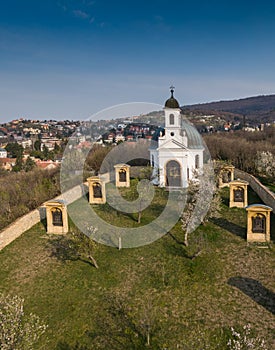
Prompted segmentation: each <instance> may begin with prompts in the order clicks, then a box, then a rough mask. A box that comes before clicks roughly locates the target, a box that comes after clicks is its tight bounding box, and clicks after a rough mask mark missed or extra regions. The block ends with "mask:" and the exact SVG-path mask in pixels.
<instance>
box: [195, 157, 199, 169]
mask: <svg viewBox="0 0 275 350" xmlns="http://www.w3.org/2000/svg"><path fill="white" fill-rule="evenodd" d="M199 167H200V156H199V155H198V154H197V155H196V157H195V169H199Z"/></svg>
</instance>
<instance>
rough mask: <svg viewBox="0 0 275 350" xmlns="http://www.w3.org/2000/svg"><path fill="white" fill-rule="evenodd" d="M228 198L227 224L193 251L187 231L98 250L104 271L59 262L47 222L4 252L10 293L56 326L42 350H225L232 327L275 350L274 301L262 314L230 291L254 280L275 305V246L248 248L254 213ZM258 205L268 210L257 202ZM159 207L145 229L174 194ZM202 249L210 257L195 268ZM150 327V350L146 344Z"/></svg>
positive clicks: (199, 236) (220, 223)
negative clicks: (245, 329) (247, 327)
mask: <svg viewBox="0 0 275 350" xmlns="http://www.w3.org/2000/svg"><path fill="white" fill-rule="evenodd" d="M126 192H127V190H125V193H124V195H125V196H126V197H127V193H126ZM222 197H223V204H222V216H221V218H218V219H216V220H212V221H210V222H209V223H207V224H205V225H201V226H200V227H198V229H197V230H196V231H195V232H194V233H193V234H192V236H191V237H190V242H191V243H190V247H188V248H186V247H184V246H183V244H182V241H183V234H182V231H181V225H180V222H179V223H178V224H177V225H176V226H175V227H174V228H173V229H172V230H171V232H170V234H167V235H165V236H164V237H162V238H161V239H159V240H157V241H155V242H154V243H153V244H150V245H146V246H143V247H140V248H132V249H122V250H120V251H119V250H118V249H116V248H112V247H107V246H104V245H100V244H95V248H94V257H95V259H96V260H97V263H98V265H99V269H96V268H94V267H93V266H92V265H91V264H90V263H89V261H87V260H85V259H77V258H73V257H71V256H70V254H67V255H66V254H64V252H62V251H61V252H59V253H56V251H55V250H54V249H53V247H55V243H56V241H57V240H56V237H50V236H48V235H47V234H46V232H45V228H44V226H43V224H42V223H40V224H38V225H36V226H34V227H33V228H32V229H31V230H29V231H28V232H25V233H24V234H23V235H22V236H21V237H20V238H18V239H17V240H16V241H14V242H13V243H12V244H10V245H9V246H8V247H6V248H5V249H4V250H3V251H1V252H0V264H1V269H0V279H1V285H0V288H1V290H2V291H3V292H5V293H9V294H12V295H14V294H16V295H20V296H22V297H24V298H25V306H26V312H34V313H35V314H37V315H39V316H40V317H41V319H43V320H44V321H45V322H46V323H47V324H48V326H49V327H48V329H47V332H46V334H45V336H43V338H41V340H40V342H39V343H38V344H37V347H36V349H41V350H42V349H45V350H46V349H47V350H51V349H53V350H57V349H59V350H61V349H63V350H65V349H67V350H68V349H70V350H72V349H77V347H76V344H77V343H79V346H80V345H81V346H83V347H84V346H87V349H93V350H94V349H107V350H109V349H110V350H111V349H118V350H124V349H125V350H126V349H127V350H131V349H164V348H165V347H166V348H167V349H177V346H178V348H179V349H192V350H196V349H217V350H222V349H226V341H227V339H228V336H229V328H230V327H231V326H236V327H239V326H243V325H244V324H247V323H250V324H251V325H252V329H253V331H254V332H255V333H256V334H257V335H259V336H261V337H264V338H265V339H266V341H267V342H268V344H269V348H270V349H272V348H274V346H275V334H274V328H275V327H274V326H275V323H274V314H273V313H272V312H271V311H270V310H269V309H268V303H272V301H271V300H266V302H267V305H261V304H260V303H259V302H256V301H255V300H254V299H253V297H251V296H249V295H247V294H246V293H244V292H242V291H241V290H240V289H239V288H236V287H233V286H231V285H229V283H228V280H229V279H230V278H236V277H243V278H251V279H253V280H254V281H258V282H260V283H261V285H262V286H264V287H265V288H266V290H268V291H270V292H271V294H270V295H271V296H272V293H273V296H274V293H275V279H274V267H275V253H274V248H273V245H270V247H269V248H268V249H259V248H257V247H256V246H253V245H249V246H248V245H247V243H246V241H245V231H246V212H245V210H244V209H237V208H232V209H229V208H228V207H227V205H226V203H227V200H228V189H223V190H222ZM251 198H254V200H255V201H258V198H257V197H255V195H254V194H253V193H252V194H251ZM154 201H155V202H154V205H153V209H152V211H150V209H147V211H146V213H143V216H142V220H143V222H141V225H144V224H146V222H147V221H148V220H150V219H152V218H154V217H155V215H156V214H157V213H158V212H157V211H156V208H155V207H156V206H157V205H158V204H159V208H158V210H159V211H161V210H162V207H163V206H164V205H165V193H164V194H163V193H162V191H157V193H156V196H155V198H154ZM97 210H98V212H100V215H102V216H103V217H104V215H107V214H106V213H108V220H111V222H113V223H119V224H120V225H122V226H123V225H126V226H127V225H129V226H128V227H133V226H136V225H137V222H136V217H135V216H133V217H131V216H129V215H123V214H119V220H118V219H117V216H116V215H117V214H116V213H115V211H111V210H109V209H108V210H104V208H103V207H100V206H98V207H97ZM273 220H274V218H273ZM71 227H72V229H73V230H75V229H76V228H74V227H73V224H72V223H71ZM144 227H145V226H144ZM272 237H273V239H274V229H273V231H272ZM198 246H199V247H200V248H201V249H202V252H201V254H200V255H198V256H197V257H196V258H193V259H192V256H193V255H194V252H196V249H197V247H198ZM252 287H253V286H252ZM253 288H256V287H253ZM256 297H259V295H257V290H256V289H255V298H256ZM148 328H150V335H151V341H150V344H151V345H150V346H146V345H145V344H146V330H147V329H148ZM78 349H80V347H78Z"/></svg>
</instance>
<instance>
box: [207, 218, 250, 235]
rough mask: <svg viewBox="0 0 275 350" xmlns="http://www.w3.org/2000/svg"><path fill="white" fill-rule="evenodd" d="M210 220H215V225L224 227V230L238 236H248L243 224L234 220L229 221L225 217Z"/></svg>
mask: <svg viewBox="0 0 275 350" xmlns="http://www.w3.org/2000/svg"><path fill="white" fill-rule="evenodd" d="M210 221H211V222H213V223H214V224H215V225H217V226H219V227H221V228H223V229H224V230H226V231H229V232H231V233H233V234H234V235H236V236H239V237H241V238H244V239H245V238H246V229H245V228H244V227H242V226H239V225H237V224H234V223H233V222H231V221H228V220H227V219H225V218H212V219H211V220H210Z"/></svg>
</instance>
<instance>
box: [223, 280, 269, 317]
mask: <svg viewBox="0 0 275 350" xmlns="http://www.w3.org/2000/svg"><path fill="white" fill-rule="evenodd" d="M227 283H228V284H229V285H230V286H233V287H236V288H238V289H239V290H240V291H242V292H243V293H244V294H246V295H248V296H249V297H250V298H251V299H253V300H254V301H255V302H256V303H258V304H259V305H261V306H263V307H264V308H265V309H266V310H268V311H269V312H271V313H272V314H273V315H275V293H273V292H272V291H271V290H269V289H267V288H265V287H264V286H263V285H262V284H261V283H260V282H259V281H257V280H254V279H253V278H248V277H231V278H229V280H228V281H227Z"/></svg>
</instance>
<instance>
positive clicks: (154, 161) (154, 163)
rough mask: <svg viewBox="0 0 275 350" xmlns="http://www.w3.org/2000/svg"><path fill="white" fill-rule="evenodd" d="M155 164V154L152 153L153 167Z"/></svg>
mask: <svg viewBox="0 0 275 350" xmlns="http://www.w3.org/2000/svg"><path fill="white" fill-rule="evenodd" d="M154 166H155V159H154V155H153V154H152V167H154Z"/></svg>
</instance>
